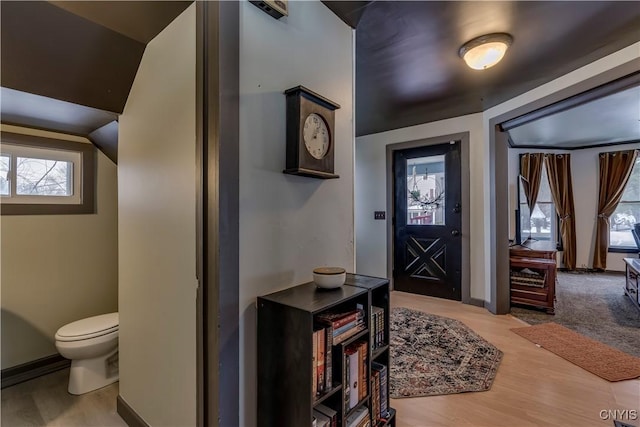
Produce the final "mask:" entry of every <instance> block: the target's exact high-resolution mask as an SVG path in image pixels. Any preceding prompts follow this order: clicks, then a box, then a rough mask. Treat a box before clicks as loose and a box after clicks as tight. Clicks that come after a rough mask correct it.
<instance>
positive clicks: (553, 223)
mask: <svg viewBox="0 0 640 427" xmlns="http://www.w3.org/2000/svg"><path fill="white" fill-rule="evenodd" d="M521 202H522V201H521ZM524 203H526V201H525V202H524ZM527 225H528V227H527ZM521 226H522V228H523V229H525V227H527V228H528V229H529V230H530V231H529V234H530V236H531V238H532V239H534V240H549V241H551V242H556V240H557V236H558V215H557V214H556V207H555V205H554V204H553V198H552V197H551V188H550V187H549V178H548V177H547V166H546V165H545V164H544V163H543V165H542V174H541V176H540V190H539V191H538V200H537V201H536V204H535V206H534V207H533V209H532V210H531V212H530V223H529V224H522V225H521Z"/></svg>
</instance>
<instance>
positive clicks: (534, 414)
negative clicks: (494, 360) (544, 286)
mask: <svg viewBox="0 0 640 427" xmlns="http://www.w3.org/2000/svg"><path fill="white" fill-rule="evenodd" d="M391 306H392V307H407V308H411V309H414V310H420V311H425V312H429V313H433V314H436V315H441V316H446V317H450V318H453V319H458V320H460V321H462V322H463V323H465V324H466V325H467V326H469V327H470V328H471V329H473V330H474V331H475V332H476V333H478V334H479V335H481V336H482V337H483V338H485V339H486V340H487V341H489V342H491V343H492V344H494V345H495V346H496V347H498V348H499V349H500V350H502V351H503V353H504V357H503V359H502V363H501V364H500V367H499V369H498V373H497V376H496V379H495V381H494V383H493V386H492V388H491V390H489V391H486V392H479V393H463V394H452V395H446V396H430V397H417V398H408V399H393V400H392V402H391V406H392V407H394V408H396V410H397V411H398V422H397V427H418V426H420V427H445V426H455V427H462V426H473V427H483V426H487V427H489V426H491V427H498V426H505V427H533V426H544V427H552V426H562V427H573V426H575V427H585V426H609V427H611V426H613V421H612V420H601V419H600V411H601V410H603V409H612V410H613V409H629V410H631V409H635V410H637V411H639V412H640V380H639V379H636V380H631V381H621V382H617V383H610V382H608V381H605V380H603V379H601V378H599V377H597V376H595V375H593V374H591V373H589V372H587V371H585V370H583V369H581V368H579V367H577V366H575V365H573V364H572V363H570V362H568V361H566V360H564V359H562V358H561V357H559V356H556V355H555V354H553V353H551V352H549V351H547V350H544V349H542V348H539V347H537V346H536V345H535V344H533V343H531V342H530V341H527V340H526V339H524V338H522V337H520V336H519V335H516V334H514V333H513V332H511V331H510V330H509V329H510V328H517V327H522V326H526V323H524V322H522V321H521V320H519V319H516V318H515V317H512V316H511V315H504V316H495V315H492V314H491V313H489V312H488V311H487V310H485V309H483V308H480V307H473V306H469V305H463V304H461V303H459V302H455V301H447V300H442V299H437V298H430V297H423V296H418V295H412V294H407V293H403V292H392V294H391ZM627 422H628V423H629V424H632V425H638V424H639V423H640V421H638V420H636V421H627Z"/></svg>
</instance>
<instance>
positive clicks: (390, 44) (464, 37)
mask: <svg viewBox="0 0 640 427" xmlns="http://www.w3.org/2000/svg"><path fill="white" fill-rule="evenodd" d="M343 3H344V4H343ZM347 3H351V5H348V4H347ZM365 3H366V4H365ZM325 4H327V6H328V7H330V8H331V9H332V10H334V12H336V13H337V14H338V15H340V16H341V18H342V19H343V20H344V21H345V22H348V23H350V24H351V25H357V27H356V135H366V134H370V133H376V132H381V131H386V130H390V129H396V128H401V127H405V126H411V125H416V124H420V123H427V122H431V121H435V120H440V119H445V118H450V117H455V116H460V115H464V114H470V113H476V112H480V111H483V110H485V109H487V108H490V107H492V106H495V105H497V104H499V103H501V102H504V101H506V100H508V99H510V98H512V97H514V96H517V95H519V94H522V93H524V92H526V91H528V90H530V89H533V88H535V87H537V86H539V85H541V84H544V83H546V82H549V81H551V80H553V79H554V78H557V77H559V76H561V75H563V74H566V73H567V72H569V71H572V70H574V69H577V68H579V67H581V66H583V65H586V64H588V63H590V62H593V61H594V60H596V59H599V58H602V57H604V56H606V55H608V54H610V53H613V52H615V51H617V50H619V49H621V48H624V47H626V46H629V45H631V44H633V43H634V42H637V41H639V40H640V7H639V6H638V3H637V2H611V1H586V2H575V1H568V2H542V1H541V2H537V1H535V2H527V1H509V2H491V1H488V2H485V1H460V2H458V1H452V2H439V1H427V2H398V1H395V2H385V1H377V2H325ZM363 6H364V7H363ZM493 32H507V33H510V34H511V35H512V36H513V38H514V42H513V45H512V46H511V48H510V49H509V51H508V52H507V55H506V57H505V58H504V59H503V61H502V62H500V63H499V64H498V65H496V66H494V67H493V68H490V69H487V70H484V71H476V70H472V69H470V68H468V67H467V66H466V65H465V63H464V61H462V59H460V58H459V57H458V49H459V48H460V46H461V45H462V44H463V43H464V42H466V41H468V40H470V39H473V38H475V37H477V36H480V35H483V34H487V33H493Z"/></svg>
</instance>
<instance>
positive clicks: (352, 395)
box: [348, 347, 360, 409]
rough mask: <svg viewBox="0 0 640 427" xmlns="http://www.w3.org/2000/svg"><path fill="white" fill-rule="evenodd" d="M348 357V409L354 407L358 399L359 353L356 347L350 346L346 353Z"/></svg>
mask: <svg viewBox="0 0 640 427" xmlns="http://www.w3.org/2000/svg"><path fill="white" fill-rule="evenodd" d="M348 357H349V388H350V389H351V390H350V391H349V409H351V408H354V407H355V406H356V405H357V404H358V402H359V401H360V393H359V391H358V380H359V377H360V366H359V365H360V363H359V362H360V355H359V354H358V349H357V347H352V349H351V351H350V352H349V353H348Z"/></svg>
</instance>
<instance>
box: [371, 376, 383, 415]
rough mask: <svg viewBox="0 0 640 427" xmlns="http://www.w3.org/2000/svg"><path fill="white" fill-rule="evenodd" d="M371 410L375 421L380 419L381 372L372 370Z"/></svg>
mask: <svg viewBox="0 0 640 427" xmlns="http://www.w3.org/2000/svg"><path fill="white" fill-rule="evenodd" d="M371 411H372V413H373V421H378V420H379V419H380V418H381V416H380V372H379V371H376V370H375V369H372V370H371Z"/></svg>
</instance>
